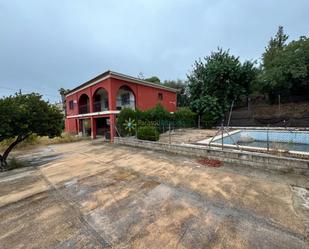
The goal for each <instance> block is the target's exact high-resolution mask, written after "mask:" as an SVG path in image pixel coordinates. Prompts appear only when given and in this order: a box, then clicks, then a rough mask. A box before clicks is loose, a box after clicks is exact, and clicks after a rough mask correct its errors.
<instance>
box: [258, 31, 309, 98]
mask: <svg viewBox="0 0 309 249" xmlns="http://www.w3.org/2000/svg"><path fill="white" fill-rule="evenodd" d="M287 39H288V36H287V35H286V34H284V32H283V27H279V29H278V32H277V34H276V36H275V37H274V38H271V39H270V41H269V44H268V46H267V47H266V50H265V52H264V54H263V56H262V64H261V66H262V70H261V74H260V77H259V87H258V89H259V90H260V91H261V92H263V93H268V94H269V97H270V100H271V101H272V102H273V101H275V100H276V99H277V96H278V95H279V94H280V95H281V96H283V97H286V98H287V97H289V96H290V95H306V94H307V95H308V94H309V39H308V38H307V37H304V36H302V37H300V38H299V39H298V40H294V41H291V42H290V43H287Z"/></svg>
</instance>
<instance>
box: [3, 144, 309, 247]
mask: <svg viewBox="0 0 309 249" xmlns="http://www.w3.org/2000/svg"><path fill="white" fill-rule="evenodd" d="M27 153H29V154H26V153H25V152H18V153H17V154H16V155H17V156H18V157H19V158H20V159H22V160H25V161H27V162H28V163H29V164H31V165H32V167H29V168H25V169H20V170H15V171H11V172H5V173H2V174H0V248H9V249H12V248H111V247H112V248H147V249H150V248H233V249H237V248H280V249H282V248H283V249H284V248H289V249H290V248H295V249H296V248H297V249H302V248H306V249H307V248H309V244H308V242H309V240H308V231H309V230H308V227H309V226H308V224H309V193H308V190H307V189H308V188H309V181H308V178H305V177H301V176H293V175H278V173H271V172H262V171H261V172H260V171H257V170H253V169H250V168H249V167H248V168H246V167H238V166H237V165H224V166H223V167H220V168H209V167H205V166H203V165H200V164H198V163H197V162H196V160H195V159H194V158H187V157H182V156H176V155H172V154H164V153H159V152H154V151H147V150H141V149H134V148H129V147H122V146H117V145H112V144H100V145H93V144H91V143H90V142H88V141H83V142H77V143H71V144H63V145H53V146H48V147H42V148H37V149H34V150H31V151H28V152H27Z"/></svg>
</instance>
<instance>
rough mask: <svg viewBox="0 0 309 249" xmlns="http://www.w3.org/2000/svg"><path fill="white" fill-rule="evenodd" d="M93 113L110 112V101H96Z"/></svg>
mask: <svg viewBox="0 0 309 249" xmlns="http://www.w3.org/2000/svg"><path fill="white" fill-rule="evenodd" d="M93 111H94V112H104V111H108V101H107V100H105V101H104V100H103V101H96V102H94V103H93Z"/></svg>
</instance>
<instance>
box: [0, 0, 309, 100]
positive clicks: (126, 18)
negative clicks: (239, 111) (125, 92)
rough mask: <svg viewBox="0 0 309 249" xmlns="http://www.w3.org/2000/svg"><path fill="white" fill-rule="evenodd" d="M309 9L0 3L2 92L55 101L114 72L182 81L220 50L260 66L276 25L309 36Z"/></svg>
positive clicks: (274, 4) (136, 1)
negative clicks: (26, 93)
mask: <svg viewBox="0 0 309 249" xmlns="http://www.w3.org/2000/svg"><path fill="white" fill-rule="evenodd" d="M308 9H309V2H308V1H306V0H299V1H296V2H293V3H291V2H290V1H287V0H283V1H279V0H278V1H266V0H261V1H246V0H235V1H228V0H221V1H220V0H217V1H215V0H211V1H203V0H191V1H185V0H180V1H176V0H175V1H169V0H165V1H164V0H156V1H143V0H131V1H129V0H127V1H101V0H100V1H99V0H97V1H82V0H75V1H73V0H72V1H69V0H64V1H46V0H45V1H43V0H28V1H17V0H11V1H5V2H0V23H1V24H0V25H1V40H0V45H1V46H0V54H1V57H0V86H2V87H3V86H5V87H9V88H10V89H22V90H24V91H39V92H41V93H44V94H49V95H53V96H55V97H52V96H50V99H51V100H53V101H54V100H56V99H57V97H56V96H57V95H58V93H57V90H58V89H59V88H60V87H65V88H72V87H75V86H76V85H77V84H79V83H82V82H83V81H86V80H88V79H90V78H91V77H93V76H95V75H96V74H99V73H101V72H103V71H105V70H108V69H112V70H115V71H119V72H121V73H125V74H129V75H132V76H137V75H138V73H139V72H143V73H144V75H145V76H152V75H157V76H159V77H160V78H161V79H162V80H164V79H177V78H180V79H184V78H185V77H186V74H187V73H188V72H189V71H190V69H191V65H192V64H193V63H194V60H196V59H198V58H199V57H204V56H206V55H208V54H210V52H211V51H213V50H215V49H216V48H217V47H223V48H224V49H230V51H231V53H233V54H235V55H238V56H240V58H241V59H242V60H245V59H258V58H259V57H260V55H261V53H262V52H263V50H264V47H265V46H266V44H267V41H268V40H269V39H270V37H271V36H272V35H273V34H274V33H275V32H276V29H277V27H278V25H283V26H284V27H285V30H286V32H287V33H288V34H289V35H290V37H291V39H295V38H297V37H299V36H300V35H308V29H307V27H308V25H309V20H308V18H307V10H308ZM12 91H13V90H5V89H4V88H0V95H5V94H9V93H11V92H12Z"/></svg>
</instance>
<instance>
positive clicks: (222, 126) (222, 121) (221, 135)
mask: <svg viewBox="0 0 309 249" xmlns="http://www.w3.org/2000/svg"><path fill="white" fill-rule="evenodd" d="M223 122H224V119H222V122H221V149H222V150H223Z"/></svg>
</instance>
